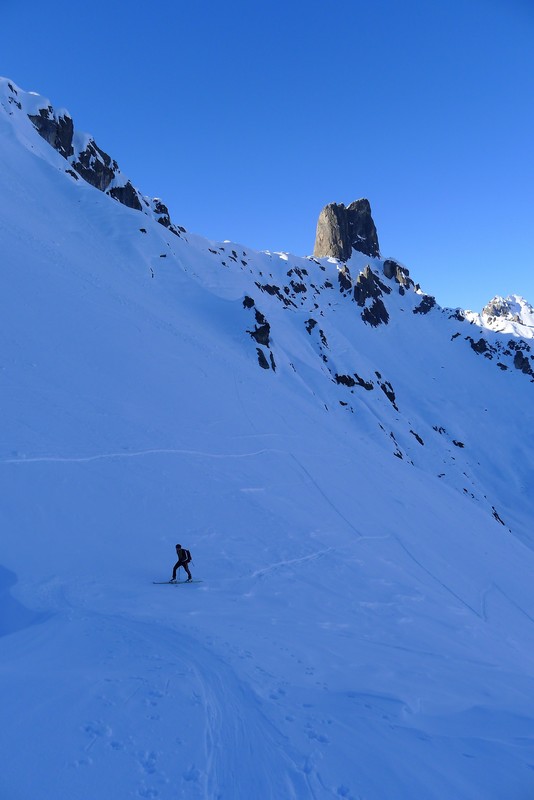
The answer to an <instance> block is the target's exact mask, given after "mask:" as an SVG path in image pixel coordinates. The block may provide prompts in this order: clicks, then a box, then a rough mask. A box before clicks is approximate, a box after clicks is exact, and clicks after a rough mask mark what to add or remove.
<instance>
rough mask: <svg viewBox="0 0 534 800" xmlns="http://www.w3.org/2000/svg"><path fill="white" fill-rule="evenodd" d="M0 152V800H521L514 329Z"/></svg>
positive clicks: (528, 598)
mask: <svg viewBox="0 0 534 800" xmlns="http://www.w3.org/2000/svg"><path fill="white" fill-rule="evenodd" d="M0 148H1V157H2V170H1V171H0V241H1V242H2V292H1V293H0V298H1V300H0V303H1V319H2V326H1V349H0V353H1V362H0V363H1V376H2V411H3V414H2V417H3V420H4V425H3V436H2V441H1V449H0V474H1V486H2V503H1V506H0V515H1V529H2V549H1V552H2V555H1V569H0V656H1V657H0V707H1V708H2V724H1V726H0V752H1V753H2V756H3V758H2V769H1V771H0V797H2V798H3V799H4V798H5V800H20V799H22V798H23V799H24V800H25V799H26V798H28V797H33V798H39V800H49V799H50V800H52V798H53V799H54V800H55V799H56V798H57V797H68V798H69V799H70V798H73V799H74V798H76V800H94V798H96V797H107V796H111V794H113V796H114V797H117V798H125V800H126V798H135V797H144V798H161V800H167V798H180V797H183V798H210V800H211V798H232V799H235V798H238V799H239V800H241V798H249V797H251V796H255V797H259V798H262V799H263V798H265V800H267V799H270V798H299V800H300V798H318V799H322V798H340V797H343V798H352V799H353V800H356V798H358V799H359V800H363V799H364V800H384V799H385V800H389V798H394V799H395V800H404V798H406V799H407V800H408V798H410V799H412V798H424V800H438V799H439V800H441V799H442V798H447V799H448V798H461V799H462V800H464V799H465V800H481V799H482V798H484V800H488V799H489V800H501V799H504V798H513V799H514V800H515V799H516V798H517V800H523V799H524V800H527V798H529V797H532V796H534V756H533V749H532V745H533V733H532V731H533V729H534V728H533V726H534V647H533V645H534V635H533V634H534V624H533V623H534V596H533V589H532V573H533V569H534V553H533V552H532V548H533V539H532V534H531V526H530V521H531V519H532V513H533V510H534V509H533V500H532V492H531V487H532V457H531V453H532V448H533V430H534V428H533V424H532V423H533V411H532V403H531V394H532V386H531V380H532V379H531V376H530V374H529V373H528V372H526V371H523V370H522V369H520V368H518V367H517V366H514V361H516V360H517V358H516V357H517V353H518V352H519V353H520V354H521V358H522V359H524V361H522V362H521V363H525V364H527V366H528V364H529V363H530V362H529V360H530V359H531V355H530V350H528V344H527V343H526V342H524V341H522V340H521V339H517V340H510V337H509V336H505V337H503V336H502V335H499V334H498V333H492V332H488V331H487V330H485V329H484V328H479V327H477V326H476V325H475V324H469V323H468V322H466V321H462V319H461V315H455V314H454V313H453V312H450V311H447V310H444V309H441V308H439V306H434V307H432V306H431V304H430V303H428V302H427V303H426V305H427V306H428V305H430V306H431V307H430V308H429V310H428V313H422V312H421V311H419V312H418V313H414V311H416V310H417V309H420V308H421V303H422V301H423V300H424V297H425V296H424V295H422V293H421V292H420V291H419V290H417V289H416V288H415V287H413V285H407V287H406V289H404V288H403V292H404V293H401V292H400V286H399V284H398V282H396V281H395V279H393V278H392V279H389V278H386V277H385V276H384V274H383V269H384V265H383V263H382V262H380V261H378V260H372V259H371V260H370V259H368V258H366V257H363V256H355V257H354V258H353V260H352V261H351V263H350V264H349V265H348V269H349V273H350V274H347V272H346V269H345V268H344V267H343V266H342V265H340V264H338V263H337V262H334V261H332V260H328V259H322V260H321V261H315V260H313V259H305V258H297V257H294V256H291V255H288V254H276V253H255V252H253V251H251V250H249V249H248V248H246V247H243V246H241V245H237V244H232V243H215V242H208V241H206V240H204V239H201V238H199V237H195V236H193V235H191V234H186V235H181V236H177V235H175V234H173V232H172V231H170V230H168V229H166V228H165V227H164V226H163V225H160V224H158V222H157V220H156V219H153V218H150V217H147V216H144V215H142V214H140V212H139V211H136V210H134V209H130V208H127V207H125V206H124V205H121V204H119V203H117V202H116V201H114V200H113V199H112V198H111V197H109V196H107V195H106V194H104V193H102V192H99V191H98V190H97V189H95V188H93V187H92V186H89V185H88V184H86V183H84V182H82V181H79V180H75V179H74V178H73V177H72V176H71V175H69V174H68V173H67V172H66V169H65V159H64V158H63V157H62V156H61V155H60V154H59V153H57V152H56V151H55V150H54V149H53V148H51V147H50V145H49V144H48V143H47V142H46V141H45V140H44V139H42V138H41V137H40V136H39V135H38V134H37V132H36V131H35V129H34V128H33V126H32V124H31V123H30V121H29V120H28V119H27V117H26V116H25V115H24V114H23V113H20V114H18V113H14V112H13V109H10V108H5V107H4V106H3V105H0ZM141 229H144V230H145V231H146V232H142V230H141ZM368 264H369V265H370V267H371V272H372V273H373V275H375V278H376V280H378V281H380V284H382V285H383V286H385V287H386V288H387V289H389V293H388V292H387V291H385V290H382V289H380V287H379V290H380V292H381V294H380V295H378V292H377V296H375V297H373V296H372V295H371V296H369V298H367V299H365V301H364V305H363V306H360V305H359V304H358V303H357V302H356V301H355V296H354V293H353V292H354V290H355V286H357V285H360V286H366V287H368V288H369V286H370V287H371V289H372V288H373V286H374V287H375V288H376V281H375V278H369V281H368V282H367V283H365V282H364V283H362V284H357V280H358V278H357V276H358V274H359V272H360V270H364V268H365V266H366V265H368ZM296 270H298V271H299V272H298V273H297V272H296ZM292 271H293V272H292ZM288 272H291V273H292V274H291V275H288ZM299 273H300V274H299ZM368 274H369V273H368ZM291 281H293V284H291ZM349 284H350V288H343V287H346V286H349ZM286 287H287V289H288V291H287V292H286V291H285V288H286ZM303 287H304V288H303ZM275 288H277V289H278V292H276V291H275ZM401 288H402V287H401ZM284 298H285V299H284ZM377 300H380V301H381V302H383V304H384V308H385V309H386V310H387V314H388V317H389V318H388V322H387V324H384V323H381V324H378V325H376V326H375V325H371V324H368V323H365V322H364V321H363V319H362V313H364V312H365V310H366V309H371V308H373V307H374V308H375V310H376V306H375V302H376V301H377ZM251 302H252V303H253V305H251ZM310 319H313V320H314V321H315V325H312V324H311V323H310ZM266 324H267V325H268V330H267V329H266V328H265V325H266ZM251 333H255V334H256V335H257V338H256V339H255V338H253V337H252V336H251ZM481 341H482V342H483V344H482V345H481V344H480V342H481ZM258 350H259V351H260V352H261V353H262V355H263V358H261V356H259V353H258ZM271 355H272V360H271ZM259 358H260V360H261V361H262V362H264V364H263V367H262V366H260V363H259ZM497 362H498V363H499V364H500V365H501V366H498V363H497ZM273 366H274V367H275V369H273V368H272V367H273ZM265 367H266V368H265ZM349 378H350V379H351V380H352V385H351V380H349ZM357 378H358V379H359V380H357ZM176 542H181V543H182V544H183V545H184V546H186V547H188V548H189V549H190V550H191V551H192V553H193V558H194V566H193V567H192V571H193V574H194V576H195V577H197V578H201V579H202V580H203V583H199V584H194V585H192V586H183V585H182V586H172V585H162V586H154V585H153V584H152V581H153V580H164V579H166V578H167V577H169V576H170V571H171V568H172V564H173V562H174V545H175V544H176Z"/></svg>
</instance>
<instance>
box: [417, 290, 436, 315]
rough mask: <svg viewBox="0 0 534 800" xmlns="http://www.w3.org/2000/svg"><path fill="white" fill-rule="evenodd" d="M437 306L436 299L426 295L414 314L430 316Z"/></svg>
mask: <svg viewBox="0 0 534 800" xmlns="http://www.w3.org/2000/svg"><path fill="white" fill-rule="evenodd" d="M435 305H436V298H435V297H431V296H430V295H429V294H425V296H424V297H423V299H422V300H421V302H420V303H419V305H418V306H417V307H416V308H414V310H413V313H414V314H428V312H429V311H431V309H433V308H434V306H435Z"/></svg>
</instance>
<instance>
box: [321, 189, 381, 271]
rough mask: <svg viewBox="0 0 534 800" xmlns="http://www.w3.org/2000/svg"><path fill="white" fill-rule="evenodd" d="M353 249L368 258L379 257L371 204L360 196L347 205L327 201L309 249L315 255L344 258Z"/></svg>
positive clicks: (347, 257) (346, 259)
mask: <svg viewBox="0 0 534 800" xmlns="http://www.w3.org/2000/svg"><path fill="white" fill-rule="evenodd" d="M353 250H357V251H358V252H359V253H365V255H368V256H371V257H372V258H378V257H379V256H380V249H379V247H378V234H377V232H376V227H375V223H374V222H373V218H372V216H371V206H370V204H369V201H368V200H366V199H364V198H362V199H361V200H355V201H354V202H353V203H351V204H350V205H349V206H345V205H344V204H343V203H329V204H328V205H327V206H325V207H324V208H323V210H322V211H321V213H320V214H319V220H318V222H317V233H316V236H315V247H314V250H313V255H314V256H315V257H316V258H324V257H326V256H331V257H333V258H337V259H339V260H340V261H348V259H349V258H350V257H351V255H352V251H353Z"/></svg>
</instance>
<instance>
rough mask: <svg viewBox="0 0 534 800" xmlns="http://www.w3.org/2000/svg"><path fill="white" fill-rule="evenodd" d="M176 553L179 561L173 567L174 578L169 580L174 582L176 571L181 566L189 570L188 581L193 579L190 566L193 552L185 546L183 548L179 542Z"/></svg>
mask: <svg viewBox="0 0 534 800" xmlns="http://www.w3.org/2000/svg"><path fill="white" fill-rule="evenodd" d="M176 555H177V556H178V561H177V562H176V564H175V565H174V567H173V570H172V578H171V580H170V581H169V583H174V582H175V581H176V572H177V571H178V570H179V569H180V567H183V568H184V569H185V571H186V572H187V583H189V581H192V580H193V578H192V576H191V572H190V571H189V566H188V564H189V562H190V561H191V553H190V552H189V550H185V549H184V548H182V545H181V544H177V545H176Z"/></svg>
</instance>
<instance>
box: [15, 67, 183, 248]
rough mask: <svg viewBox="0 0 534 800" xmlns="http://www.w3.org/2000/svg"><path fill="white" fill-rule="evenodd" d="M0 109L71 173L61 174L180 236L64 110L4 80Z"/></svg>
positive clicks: (155, 202)
mask: <svg viewBox="0 0 534 800" xmlns="http://www.w3.org/2000/svg"><path fill="white" fill-rule="evenodd" d="M0 107H3V109H4V110H5V112H6V113H7V114H9V115H15V114H17V115H19V119H21V121H25V119H24V118H25V117H27V119H28V120H30V122H31V123H32V124H33V126H34V128H35V129H36V130H37V132H38V133H39V134H40V135H41V136H42V138H43V139H45V141H47V142H48V143H49V144H50V145H51V146H52V147H53V148H54V149H55V150H57V152H58V153H59V154H60V155H62V156H63V158H64V159H65V160H66V161H67V162H68V163H69V165H70V167H72V169H66V170H65V171H66V172H67V173H68V174H69V175H70V176H71V177H72V179H73V180H78V179H79V178H78V176H80V177H81V178H83V180H84V181H86V182H87V183H89V184H90V185H91V186H94V187H95V188H96V189H99V190H100V191H102V192H105V194H107V195H109V196H110V197H113V198H114V199H115V200H118V201H119V203H122V204H123V205H125V206H127V207H128V208H133V209H135V210H136V211H142V212H143V213H144V214H147V215H148V216H150V217H152V218H153V219H155V220H156V221H157V222H159V223H160V224H161V225H164V226H165V227H166V228H168V229H169V230H170V231H172V233H174V234H176V235H177V236H180V234H181V233H185V228H183V227H182V226H179V225H178V226H177V225H174V224H173V223H172V222H171V219H170V216H169V210H168V208H167V206H166V205H165V204H164V203H163V202H162V201H161V200H160V199H159V198H158V197H147V196H145V195H143V194H141V192H140V191H139V189H136V188H135V186H134V185H133V184H132V182H131V181H130V179H129V178H127V177H126V176H125V175H124V174H123V173H122V172H121V170H120V168H119V165H118V164H117V162H116V161H115V159H112V158H111V156H109V155H108V154H107V153H106V152H104V150H102V149H101V148H100V147H99V146H98V145H97V143H96V142H95V140H94V139H93V137H92V136H91V135H90V134H87V133H83V132H80V131H77V130H75V128H74V123H73V120H72V117H71V115H70V114H69V112H68V111H67V110H66V109H57V110H56V109H54V107H53V106H52V104H51V103H50V101H49V100H48V99H47V98H45V97H42V96H41V95H39V94H36V93H35V92H25V91H23V90H22V89H20V88H19V87H18V86H17V85H16V84H15V83H14V82H13V81H11V80H9V79H8V78H1V77H0Z"/></svg>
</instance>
